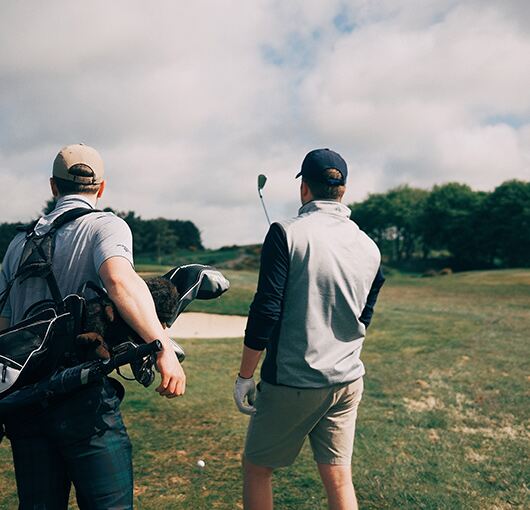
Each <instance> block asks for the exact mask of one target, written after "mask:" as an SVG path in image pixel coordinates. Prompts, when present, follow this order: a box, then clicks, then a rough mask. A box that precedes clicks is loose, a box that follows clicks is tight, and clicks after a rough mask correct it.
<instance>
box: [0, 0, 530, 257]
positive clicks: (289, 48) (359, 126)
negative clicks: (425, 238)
mask: <svg viewBox="0 0 530 510" xmlns="http://www.w3.org/2000/svg"><path fill="white" fill-rule="evenodd" d="M529 20H530V9H529V7H528V3H527V2H523V1H519V2H518V1H516V0H513V1H505V2H502V3H499V2H493V1H480V2H479V1H478V0H470V1H464V0H462V1H456V0H435V1H430V2H417V1H412V0H402V1H397V0H379V1H370V2H367V1H365V0H356V1H351V2H343V1H339V0H336V1H330V2H321V1H318V0H312V1H302V0H299V1H293V2H282V1H280V0H275V1H273V0H260V1H257V2H245V1H242V0H238V1H235V0H232V1H229V0H226V1H219V2H206V1H198V2H193V3H192V4H183V3H177V2H170V1H159V2H156V3H148V2H145V1H125V0H123V1H114V2H103V1H95V2H90V3H85V4H79V3H73V2H67V1H66V0H64V1H60V0H56V1H53V2H46V3H41V2H36V1H34V2H23V3H20V2H19V3H14V2H13V3H8V4H6V6H4V7H3V12H2V18H1V20H0V112H1V113H2V115H1V117H0V135H1V136H0V185H1V186H2V189H9V190H10V196H11V197H12V200H11V201H10V202H9V203H8V202H7V201H3V202H2V203H1V204H0V218H1V219H2V220H4V221H7V220H9V221H12V220H15V219H23V220H25V219H28V218H29V217H30V216H31V215H32V214H34V213H35V212H36V211H38V210H39V209H40V208H41V206H42V203H43V202H44V200H45V198H46V193H47V178H48V176H49V169H50V168H51V163H52V161H53V158H54V156H55V153H56V152H57V150H58V149H59V148H60V147H61V146H63V145H65V144H67V143H72V142H76V141H81V140H82V141H85V142H86V143H90V144H92V145H94V146H95V147H97V148H98V149H99V150H100V151H101V153H102V155H103V157H104V159H105V162H106V166H107V169H108V178H109V186H108V189H107V192H106V196H105V199H104V201H103V204H102V205H111V206H113V207H115V208H117V209H120V210H134V211H136V212H137V213H138V214H140V215H141V216H143V217H156V216H168V217H170V216H171V217H177V218H182V219H191V220H193V221H195V222H196V223H197V225H198V226H199V228H200V229H201V230H202V232H203V234H204V240H205V243H206V244H207V245H209V246H219V245H226V244H233V243H244V242H256V241H259V240H261V239H262V237H263V234H264V232H265V230H266V224H265V220H264V217H263V213H262V211H261V206H260V204H259V202H258V199H257V194H256V176H257V174H258V173H261V172H265V173H267V174H268V175H269V178H270V179H269V182H268V184H267V188H266V190H265V196H266V200H267V204H268V206H269V208H270V210H271V216H272V217H273V218H279V217H283V216H285V215H291V214H295V213H296V210H297V207H298V200H297V194H298V184H297V183H296V182H295V181H294V180H293V177H294V174H295V173H296V171H297V168H298V166H299V164H300V161H301V159H302V158H303V155H304V154H305V152H307V151H308V150H310V149H311V148H314V147H316V146H329V147H332V148H336V149H337V150H338V151H339V152H341V153H343V155H344V156H345V157H346V159H347V161H348V162H349V164H350V171H351V179H350V189H349V190H348V194H347V199H348V200H359V199H362V198H363V197H364V196H365V195H366V194H367V193H368V192H370V191H381V190H384V189H387V188H388V187H389V186H393V185H396V184H400V183H403V182H409V183H410V184H415V185H421V186H430V185H432V184H434V183H437V182H445V181H447V180H459V181H463V182H468V183H470V184H471V185H473V186H476V187H479V188H481V189H491V188H492V187H494V186H495V185H497V184H499V183H500V182H502V180H505V179H507V178H512V177H518V178H523V179H530V175H529V153H530V136H529V135H528V132H529V129H530V127H529V125H530V96H529V95H528V93H527V91H528V88H529V86H530V67H529V66H528V65H527V58H528V57H527V56H528V55H529V54H530V36H529V35H528V33H529V32H528V28H529ZM41 189H43V191H42V192H40V190H41ZM37 190H38V191H37ZM36 201H39V203H35V202H36Z"/></svg>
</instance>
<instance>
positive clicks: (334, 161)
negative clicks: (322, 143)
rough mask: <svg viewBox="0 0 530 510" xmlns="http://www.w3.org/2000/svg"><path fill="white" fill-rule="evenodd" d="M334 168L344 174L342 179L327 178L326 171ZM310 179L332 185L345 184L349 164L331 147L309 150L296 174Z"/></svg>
mask: <svg viewBox="0 0 530 510" xmlns="http://www.w3.org/2000/svg"><path fill="white" fill-rule="evenodd" d="M330 168H334V169H335V170H338V171H339V172H340V173H341V174H342V179H325V177H324V172H325V171H326V170H329V169H330ZM300 176H302V177H305V178H306V179H309V180H310V181H316V182H325V183H326V184H329V185H330V186H343V185H344V184H346V178H347V177H348V166H347V165H346V161H344V159H342V157H341V156H340V154H337V153H336V152H334V151H332V150H329V149H315V150H312V151H311V152H308V153H307V155H306V157H305V158H304V161H303V162H302V169H301V170H300V172H299V173H298V175H297V176H296V178H298V177H300Z"/></svg>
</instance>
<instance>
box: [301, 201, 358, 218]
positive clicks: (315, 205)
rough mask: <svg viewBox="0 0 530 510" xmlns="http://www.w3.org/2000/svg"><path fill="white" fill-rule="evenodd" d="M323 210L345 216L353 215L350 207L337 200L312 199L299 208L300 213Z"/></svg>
mask: <svg viewBox="0 0 530 510" xmlns="http://www.w3.org/2000/svg"><path fill="white" fill-rule="evenodd" d="M313 212H323V213H327V214H336V215H338V216H344V217H345V218H349V217H350V215H351V211H350V208H349V207H348V206H347V205H344V204H341V203H340V202H337V201H335V200H311V202H307V203H306V204H304V205H303V206H302V207H300V209H299V210H298V215H299V216H300V215H301V214H306V213H313Z"/></svg>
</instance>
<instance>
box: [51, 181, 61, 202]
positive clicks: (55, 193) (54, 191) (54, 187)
mask: <svg viewBox="0 0 530 510" xmlns="http://www.w3.org/2000/svg"><path fill="white" fill-rule="evenodd" d="M50 188H51V190H52V195H53V198H57V197H58V196H59V190H58V189H57V184H56V182H55V179H54V178H53V177H50Z"/></svg>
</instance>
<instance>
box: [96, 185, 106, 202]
mask: <svg viewBox="0 0 530 510" xmlns="http://www.w3.org/2000/svg"><path fill="white" fill-rule="evenodd" d="M106 183H107V181H101V184H100V185H99V190H98V195H97V198H101V195H103V191H105V184H106Z"/></svg>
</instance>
